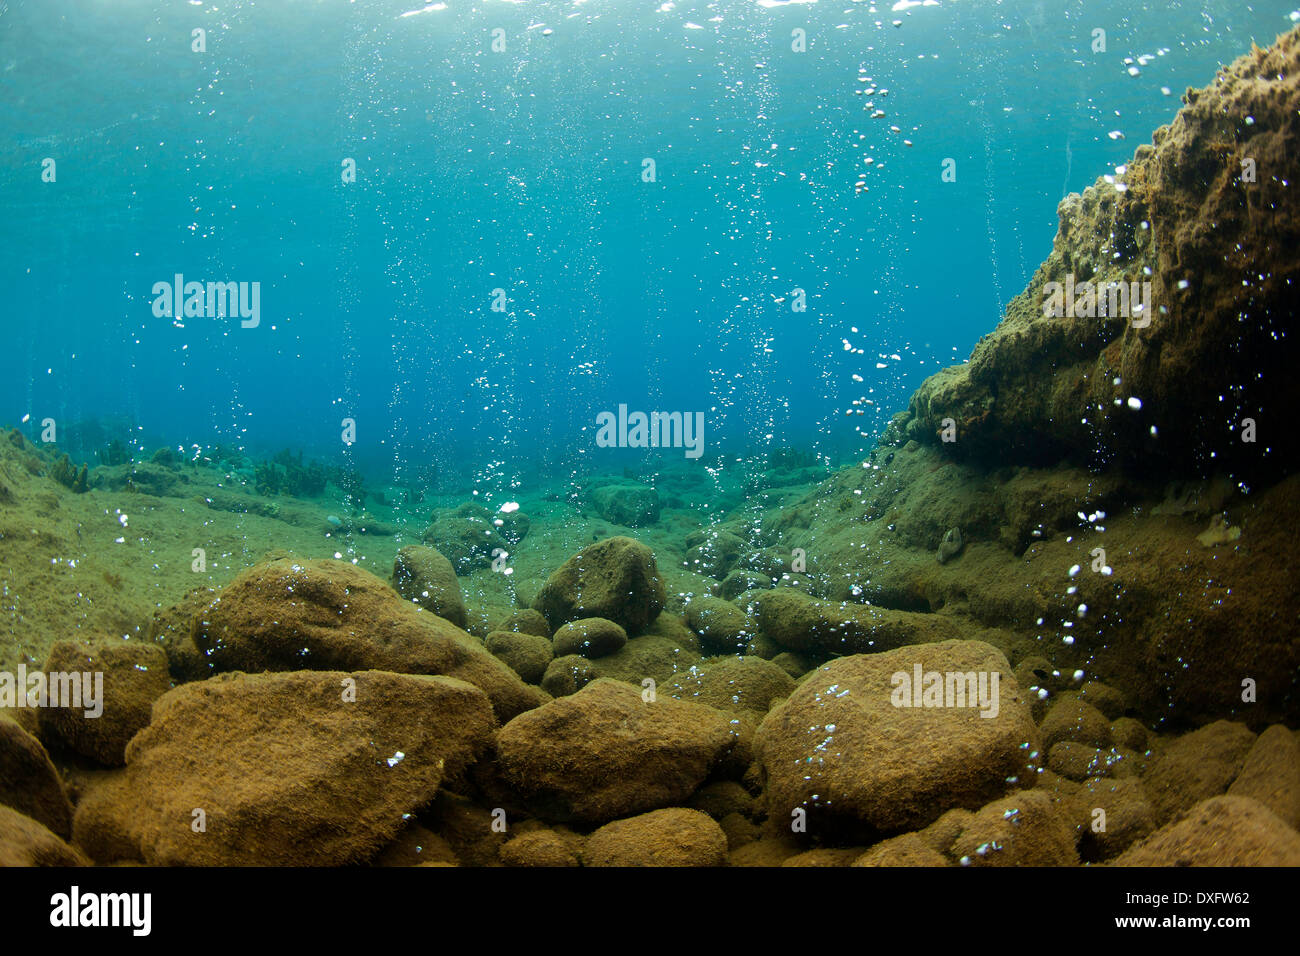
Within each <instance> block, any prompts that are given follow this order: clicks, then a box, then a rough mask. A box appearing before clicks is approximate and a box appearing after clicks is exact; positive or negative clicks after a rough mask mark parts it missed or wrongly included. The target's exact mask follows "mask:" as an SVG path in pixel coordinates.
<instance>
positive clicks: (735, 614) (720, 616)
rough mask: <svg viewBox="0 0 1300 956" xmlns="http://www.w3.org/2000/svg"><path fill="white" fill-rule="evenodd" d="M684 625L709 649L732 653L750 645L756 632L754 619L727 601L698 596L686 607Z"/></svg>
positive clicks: (721, 652) (720, 652)
mask: <svg viewBox="0 0 1300 956" xmlns="http://www.w3.org/2000/svg"><path fill="white" fill-rule="evenodd" d="M686 624H687V626H689V627H690V629H691V630H692V631H694V632H695V633H696V634H697V635H698V636H699V638H700V643H701V644H702V645H704V647H705V648H706V649H708V650H711V651H715V652H717V653H719V654H726V653H735V652H736V651H739V650H743V649H744V648H746V647H748V646H749V645H750V642H752V641H753V640H754V637H755V636H756V635H757V633H758V629H757V627H755V625H754V622H753V620H751V619H750V616H749V615H748V614H746V613H745V612H744V611H742V610H741V609H740V608H738V607H736V605H734V604H732V603H731V602H730V601H724V600H722V599H721V598H715V597H708V596H701V597H697V598H695V599H694V600H692V601H691V603H690V606H688V607H687V608H686Z"/></svg>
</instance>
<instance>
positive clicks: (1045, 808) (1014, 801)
mask: <svg viewBox="0 0 1300 956" xmlns="http://www.w3.org/2000/svg"><path fill="white" fill-rule="evenodd" d="M952 853H953V855H954V856H955V857H956V858H957V862H958V863H960V864H961V865H962V866H1071V865H1073V864H1075V863H1078V862H1079V860H1078V856H1077V855H1076V854H1075V851H1074V832H1073V828H1072V827H1071V824H1070V821H1069V819H1068V817H1067V815H1066V812H1065V811H1064V810H1063V809H1062V808H1060V807H1059V806H1058V805H1057V804H1056V803H1054V802H1053V800H1052V798H1051V797H1050V796H1048V795H1047V794H1046V793H1044V792H1043V791H1041V790H1021V791H1019V792H1017V793H1013V794H1010V795H1009V796H1006V797H1003V798H1002V799H1001V800H995V801H994V802H992V803H990V804H989V805H988V806H985V807H982V808H981V809H980V810H979V811H978V812H977V813H976V814H975V816H974V817H973V818H972V819H971V820H970V821H968V822H967V824H966V826H965V827H964V828H963V829H962V832H961V835H960V836H958V837H957V839H956V840H955V841H954V842H953V847H952Z"/></svg>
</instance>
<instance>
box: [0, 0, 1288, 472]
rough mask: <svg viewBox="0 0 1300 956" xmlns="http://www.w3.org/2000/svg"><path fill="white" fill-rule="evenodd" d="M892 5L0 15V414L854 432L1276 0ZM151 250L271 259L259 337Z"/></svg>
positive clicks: (450, 451)
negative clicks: (671, 416)
mask: <svg viewBox="0 0 1300 956" xmlns="http://www.w3.org/2000/svg"><path fill="white" fill-rule="evenodd" d="M899 6H900V7H903V9H891V5H890V4H887V3H876V4H871V3H867V2H849V0H841V2H837V3H826V2H819V3H771V2H770V3H750V2H740V0H736V2H726V3H665V4H663V5H662V6H660V7H659V8H658V9H656V8H655V5H654V4H632V3H626V2H602V0H589V2H582V3H505V2H482V3H475V4H468V3H457V2H455V0H447V3H446V4H432V5H422V4H421V3H419V2H418V0H404V2H383V0H377V2H353V3H345V2H301V0H289V2H280V3H263V4H252V3H247V2H231V3H220V4H209V3H199V2H189V3H186V2H166V3H162V2H143V0H141V2H121V3H111V4H110V3H101V2H56V0H26V2H22V0H20V2H14V0H9V2H0V205H2V207H3V208H2V210H0V270H2V271H0V277H2V281H3V287H4V306H3V310H4V316H5V320H4V329H5V332H6V339H7V341H6V347H5V348H4V349H3V350H2V351H0V421H4V422H8V423H15V424H17V423H22V424H21V427H22V428H23V429H24V430H25V431H26V432H27V433H28V434H29V436H31V437H33V438H37V437H38V436H39V434H40V431H41V427H42V425H41V423H42V422H43V421H44V420H46V419H53V420H54V421H55V422H56V423H57V425H58V426H59V427H60V428H62V429H63V432H62V434H61V435H60V441H59V444H60V445H61V446H65V447H69V448H70V449H71V450H72V451H73V453H74V457H86V456H87V455H89V454H92V453H93V449H94V448H96V447H98V446H99V445H100V444H102V441H103V440H104V438H105V437H106V436H112V435H119V434H121V435H126V436H128V437H129V438H130V440H131V442H132V443H134V444H138V445H139V447H141V448H142V449H147V450H152V449H153V448H154V447H156V446H157V445H159V444H163V443H169V444H171V445H173V446H180V447H184V448H185V449H187V450H190V449H193V448H194V447H195V446H198V447H200V448H207V447H210V446H213V445H217V444H220V445H222V446H223V447H231V446H233V447H240V448H243V449H246V450H247V451H249V452H252V453H267V452H270V451H274V450H276V449H279V448H282V447H284V446H286V445H288V446H292V447H294V448H301V449H305V450H306V451H307V453H308V454H309V456H319V457H321V458H323V459H326V460H330V459H333V458H339V457H340V456H348V457H350V458H351V459H352V460H353V461H354V462H355V463H356V464H358V465H359V466H361V467H362V468H363V469H365V470H366V471H367V472H368V473H371V474H376V475H379V476H381V477H387V476H389V475H392V474H402V473H413V472H427V471H429V470H430V469H432V470H433V471H436V472H437V473H440V474H459V475H461V476H462V479H463V480H466V481H478V480H486V478H485V476H489V477H491V479H492V480H494V481H503V482H509V481H512V480H515V479H516V478H518V476H520V475H524V474H536V473H538V472H542V473H545V474H553V475H554V474H559V475H562V474H567V473H574V472H575V471H580V470H590V469H594V470H601V469H616V468H621V467H623V466H624V465H625V464H633V465H637V466H643V467H650V468H654V467H657V465H658V463H672V464H673V465H677V464H678V463H680V462H681V461H682V460H683V459H684V455H683V450H682V449H680V448H671V449H648V450H640V449H630V450H629V449H624V450H620V449H617V448H604V447H601V446H600V445H599V444H598V443H597V441H596V433H597V428H596V418H597V416H598V415H599V414H600V413H601V412H611V413H617V410H618V408H619V406H620V405H626V406H627V407H628V408H629V409H630V410H633V411H635V410H641V411H644V412H647V413H648V412H651V411H656V410H658V411H668V412H683V413H688V414H690V415H694V414H695V413H702V414H703V421H704V429H705V431H704V436H703V443H704V447H703V454H702V460H703V461H704V462H705V463H706V464H712V465H713V466H714V467H718V466H723V467H733V466H734V467H747V466H746V465H744V464H743V463H741V464H739V465H733V462H734V461H735V459H737V458H741V457H744V456H763V455H765V454H767V452H769V451H770V450H772V449H781V448H785V447H794V448H799V449H804V450H806V451H809V452H813V453H816V454H819V455H821V456H824V457H825V458H827V459H829V460H830V461H833V462H840V461H844V460H848V459H849V458H851V457H852V456H855V455H858V454H860V453H861V452H862V451H863V450H864V449H866V448H868V447H870V446H871V445H872V444H874V438H875V436H876V435H877V434H878V432H879V431H880V429H881V428H883V426H884V425H885V424H886V423H887V422H888V420H889V418H890V417H891V416H892V415H893V414H894V413H895V412H896V411H898V410H899V409H901V408H903V407H905V406H906V402H907V399H908V396H909V395H910V393H911V391H912V390H913V389H914V388H915V387H916V386H917V385H918V384H919V383H920V382H921V380H922V379H923V378H925V377H926V376H927V375H929V374H931V373H933V372H934V371H936V370H937V369H938V368H940V367H942V366H946V365H950V364H954V363H956V362H959V361H961V360H962V359H964V358H965V357H966V356H967V355H968V354H969V352H970V349H971V347H972V346H973V344H974V343H975V342H976V341H977V340H978V338H979V337H980V336H981V335H982V334H984V333H986V332H988V331H989V330H991V329H992V328H993V326H994V325H995V324H996V323H997V321H998V319H999V317H1000V312H1001V309H1002V308H1003V307H1004V306H1005V304H1006V302H1007V301H1008V300H1009V299H1010V298H1011V297H1012V296H1014V295H1015V294H1017V293H1018V292H1019V291H1020V290H1021V289H1022V288H1023V286H1024V284H1025V283H1026V281H1027V280H1028V278H1029V277H1030V276H1031V274H1032V272H1033V270H1034V269H1035V268H1036V267H1037V264H1038V263H1039V262H1040V261H1041V260H1042V259H1043V257H1044V256H1045V255H1046V254H1047V252H1048V251H1049V250H1050V247H1051V241H1052V237H1053V235H1054V233H1055V228H1056V217H1055V206H1056V203H1057V202H1058V201H1059V199H1060V198H1061V197H1062V196H1063V195H1064V194H1065V193H1066V192H1069V191H1076V190H1080V189H1082V188H1083V187H1085V186H1087V185H1089V184H1090V183H1091V182H1093V180H1094V179H1095V178H1096V177H1097V176H1099V175H1103V174H1105V173H1108V172H1111V171H1112V170H1113V168H1114V166H1115V165H1116V164H1120V163H1123V162H1125V161H1126V160H1127V159H1128V158H1129V157H1130V156H1131V155H1132V152H1133V150H1134V149H1135V148H1136V146H1137V145H1138V144H1139V143H1142V142H1147V141H1149V139H1150V135H1151V133H1152V131H1153V130H1154V129H1155V128H1156V127H1157V126H1159V125H1161V124H1163V123H1165V122H1168V121H1169V120H1170V119H1171V118H1172V117H1173V115H1174V113H1175V111H1176V109H1177V107H1178V105H1179V95H1180V93H1181V91H1182V90H1183V89H1184V88H1186V87H1187V86H1189V85H1197V86H1199V85H1204V84H1205V83H1207V82H1209V81H1210V79H1211V78H1212V77H1213V74H1214V72H1215V69H1216V68H1217V66H1218V65H1219V64H1220V63H1223V62H1229V61H1231V60H1232V59H1233V58H1235V57H1236V56H1238V55H1239V54H1241V53H1242V52H1243V51H1244V50H1246V49H1248V48H1249V45H1250V42H1251V41H1252V40H1255V41H1257V42H1259V43H1260V44H1261V45H1262V44H1266V43H1268V42H1271V41H1272V39H1273V38H1274V37H1275V36H1276V35H1277V34H1278V33H1279V32H1282V31H1283V30H1285V29H1286V28H1287V27H1288V26H1289V25H1290V24H1291V19H1290V17H1289V14H1290V13H1291V11H1292V9H1293V8H1292V7H1291V6H1289V5H1288V4H1285V3H1271V2H1265V3H1257V4H1254V5H1245V4H1240V3H1226V2H1223V3H1206V4H1180V5H1178V7H1177V8H1175V9H1170V8H1169V7H1168V6H1167V5H1165V4H1146V5H1143V4H1133V3H1112V2H1096V0H1089V2H1087V3H1082V2H1054V3H1048V2H1034V3H994V2H988V0H971V2H952V3H938V4H931V5H920V4H911V5H908V4H901V5H899ZM894 21H898V25H895V23H894ZM196 29H201V30H202V31H204V33H203V35H202V43H199V42H198V41H197V40H196V38H195V33H194V31H195V30H196ZM1097 29H1102V30H1104V31H1105V32H1106V49H1105V50H1104V51H1094V50H1093V44H1094V33H1093V31H1094V30H1097ZM797 31H802V34H799V33H797ZM801 37H802V45H803V47H804V48H803V49H802V50H798V49H795V47H798V46H800V45H801ZM196 46H201V47H202V50H196V49H195V47H196ZM494 46H497V47H503V49H494ZM886 91H887V92H886ZM878 112H879V113H882V114H883V115H880V116H876V117H874V118H873V115H874V114H876V113H878ZM893 128H896V131H894V129H893ZM905 140H906V141H908V142H910V143H911V145H905V142H904V141H905ZM868 158H870V159H871V160H872V162H871V163H867V159H868ZM50 160H52V161H53V167H50V166H49V164H48V162H47V161H50ZM647 160H653V163H654V175H653V177H651V176H649V174H648V172H647V168H648V167H647V165H646V161H647ZM348 161H352V163H354V165H355V180H354V181H345V179H346V178H347V177H346V176H345V173H346V172H348V171H349V170H350V169H351V168H352V167H351V164H349V163H348ZM946 161H951V162H950V163H948V164H947V166H948V168H950V169H955V172H956V175H955V180H954V181H950V182H945V181H944V179H943V177H942V173H943V170H944V168H945V163H946ZM51 171H52V175H51ZM51 178H52V179H53V181H46V180H48V179H51ZM648 180H651V181H648ZM859 184H860V185H859ZM177 274H181V275H183V276H184V277H185V278H186V281H195V280H197V281H200V282H203V283H207V282H227V281H228V282H239V283H248V284H250V286H249V287H250V288H251V283H254V282H256V283H258V289H259V293H260V298H259V312H258V315H257V323H256V325H255V327H244V326H245V324H249V325H251V321H250V322H248V323H243V322H241V321H240V320H239V319H238V318H237V317H231V316H226V317H213V318H208V317H207V316H206V315H203V316H194V317H188V318H185V317H182V318H181V319H179V320H178V319H177V317H176V316H168V315H166V314H162V315H159V314H157V312H158V311H159V310H158V309H157V308H155V305H156V301H155V300H157V299H158V298H159V295H158V293H157V292H156V291H155V288H156V285H157V284H158V283H160V282H163V283H170V282H172V281H173V277H174V276H175V275H177ZM498 290H500V291H498ZM797 290H803V292H802V299H801V296H800V293H799V292H798V291H797ZM163 298H168V297H167V296H164V297H163ZM800 301H801V304H803V305H804V306H805V308H804V309H803V310H796V308H795V307H794V306H795V304H796V303H797V302H800ZM494 304H496V305H497V306H498V309H494V308H493V305H494ZM164 312H165V310H164ZM345 419H349V420H351V421H352V422H354V423H355V434H353V433H352V432H349V431H348V430H347V428H346V426H345V423H344V420H345ZM346 438H354V439H355V440H354V441H352V442H351V443H347V442H345V441H344V439H346ZM79 445H80V447H79Z"/></svg>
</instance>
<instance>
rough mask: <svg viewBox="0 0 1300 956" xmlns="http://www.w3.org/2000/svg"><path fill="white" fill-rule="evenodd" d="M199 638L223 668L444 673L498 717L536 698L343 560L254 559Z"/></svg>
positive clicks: (445, 625)
mask: <svg viewBox="0 0 1300 956" xmlns="http://www.w3.org/2000/svg"><path fill="white" fill-rule="evenodd" d="M193 636H194V642H195V644H197V645H198V646H199V648H200V649H201V650H202V651H203V652H204V654H205V655H206V657H207V659H208V661H209V662H210V663H211V664H212V665H213V667H214V668H216V669H217V670H219V671H230V670H241V671H250V672H258V671H264V670H272V671H293V670H307V669H310V670H386V671H394V672H397V673H402V674H442V675H445V676H447V677H455V678H459V679H460V680H465V681H468V682H469V683H471V684H474V685H475V686H477V687H481V688H482V689H483V690H484V691H485V692H486V693H487V694H488V696H489V697H490V698H491V699H492V705H493V708H494V709H495V710H496V713H497V716H498V717H499V718H500V719H502V720H509V719H510V718H511V717H513V716H514V715H515V714H518V713H520V712H521V711H524V710H527V709H529V708H530V707H535V706H537V704H538V703H539V702H540V697H539V696H538V693H537V691H536V689H534V688H532V687H529V686H528V685H527V684H525V683H524V682H523V681H522V680H520V679H519V676H518V675H517V674H516V673H515V672H514V671H512V670H511V669H510V668H509V667H508V666H506V665H505V664H504V663H502V662H501V661H499V660H497V658H495V657H493V656H492V655H491V654H490V653H488V651H487V650H486V649H485V648H484V647H483V646H482V645H481V644H479V643H478V642H477V641H476V640H474V639H473V638H471V637H470V636H469V635H468V634H467V633H465V632H464V631H463V630H461V629H460V628H458V627H456V626H455V625H454V624H452V623H451V622H450V621H447V620H446V619H444V618H441V617H439V616H437V615H436V614H430V613H428V612H426V611H424V610H422V609H420V608H419V607H418V606H416V605H414V604H412V603H411V602H409V601H404V600H403V599H402V598H401V597H399V596H398V594H397V592H395V591H394V590H393V589H392V588H390V587H389V586H388V585H386V584H385V583H384V582H383V581H381V580H379V579H378V578H377V577H375V576H374V575H373V574H371V573H369V572H368V571H364V570H362V569H361V568H358V567H355V566H354V565H352V564H349V563H348V562H346V561H328V560H322V561H299V560H295V559H291V558H283V559H278V560H274V561H267V562H264V563H262V564H258V565H255V566H253V567H251V568H249V569H248V570H246V571H244V572H243V573H241V574H239V575H238V576H237V577H236V578H235V579H234V580H233V581H231V582H230V583H229V584H227V585H226V586H225V587H224V588H223V589H222V590H221V592H220V594H219V595H218V596H217V598H216V599H215V600H213V601H212V602H211V603H210V604H209V605H208V606H207V607H206V608H204V609H203V610H202V611H201V612H200V613H199V614H198V615H197V616H196V618H195V620H194V626H193Z"/></svg>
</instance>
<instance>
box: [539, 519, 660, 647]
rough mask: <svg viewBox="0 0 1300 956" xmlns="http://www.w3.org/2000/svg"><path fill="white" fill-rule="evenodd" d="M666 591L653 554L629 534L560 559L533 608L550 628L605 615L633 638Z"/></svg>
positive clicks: (651, 616) (655, 613)
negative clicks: (560, 561)
mask: <svg viewBox="0 0 1300 956" xmlns="http://www.w3.org/2000/svg"><path fill="white" fill-rule="evenodd" d="M665 600H666V594H665V591H664V585H663V582H662V581H661V580H660V578H659V567H658V565H657V564H656V563H655V556H654V552H653V551H651V550H650V549H649V548H648V547H646V546H645V545H644V544H641V543H640V542H639V541H635V540H633V539H632V538H623V537H615V538H606V539H605V540H604V541H598V542H596V543H595V544H592V545H589V546H587V547H585V548H583V549H582V550H581V551H579V552H578V553H577V554H575V555H574V556H573V557H571V558H570V559H569V560H568V561H566V562H564V564H563V565H561V566H560V568H559V569H558V570H556V571H555V572H554V573H553V574H552V575H551V576H550V577H549V578H547V580H546V583H545V584H544V585H542V589H541V591H540V592H538V595H537V598H536V600H534V601H533V607H534V608H535V609H536V610H538V611H540V612H541V613H542V614H543V615H545V617H546V620H547V622H548V623H549V624H550V626H551V629H552V630H554V629H556V628H559V627H561V626H562V625H564V624H567V623H569V622H570V621H576V620H578V619H579V618H584V617H603V618H605V619H607V620H610V621H613V622H614V623H615V624H618V625H621V626H622V627H623V629H624V630H626V631H627V633H628V634H629V635H632V636H635V635H637V634H640V633H641V632H642V631H644V630H645V629H646V627H648V626H649V624H650V622H651V621H653V620H654V619H655V618H656V617H657V616H658V615H659V612H660V611H661V610H663V607H664V601H665Z"/></svg>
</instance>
